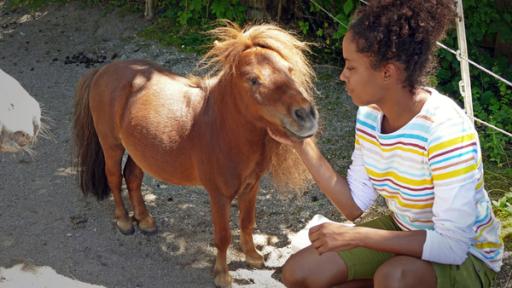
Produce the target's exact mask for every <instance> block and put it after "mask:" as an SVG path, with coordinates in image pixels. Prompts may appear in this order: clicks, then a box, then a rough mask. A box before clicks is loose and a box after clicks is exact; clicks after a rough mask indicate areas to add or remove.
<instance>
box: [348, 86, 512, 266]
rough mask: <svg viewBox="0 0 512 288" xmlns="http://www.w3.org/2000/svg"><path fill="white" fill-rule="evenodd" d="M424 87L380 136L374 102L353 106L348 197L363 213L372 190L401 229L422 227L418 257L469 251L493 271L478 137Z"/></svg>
mask: <svg viewBox="0 0 512 288" xmlns="http://www.w3.org/2000/svg"><path fill="white" fill-rule="evenodd" d="M428 91H430V93H431V95H430V97H429V98H428V100H427V101H426V103H425V104H424V106H423V108H422V109H421V111H420V113H419V114H418V115H416V116H415V117H414V118H413V119H412V120H411V121H409V123H407V124H406V125H405V126H403V127H402V128H400V129H399V130H397V131H395V132H393V133H389V134H383V133H380V130H381V129H380V125H381V123H382V117H383V113H382V112H381V111H380V110H379V109H378V108H377V107H375V106H366V107H360V108H359V110H358V113H357V119H356V139H355V149H354V152H353V155H352V165H351V166H350V168H349V170H348V173H347V180H348V183H349V185H350V189H351V192H352V197H353V198H354V201H355V202H356V204H357V205H358V206H359V207H360V208H361V209H362V210H366V209H368V208H369V207H370V206H371V205H372V203H373V202H374V200H375V198H376V197H377V195H378V194H380V195H382V196H383V197H384V198H385V199H386V203H387V206H388V208H389V209H390V210H391V212H392V215H393V218H394V220H395V221H396V223H397V224H398V225H399V226H400V228H401V229H403V230H405V231H407V230H419V229H423V230H426V231H427V237H426V241H425V244H424V246H423V255H422V259H424V260H428V261H432V262H437V263H445V264H461V263H462V262H463V261H464V260H465V259H466V257H467V255H468V252H469V253H471V254H473V255H475V256H476V257H477V258H479V259H481V260H482V261H484V262H485V263H486V264H487V265H488V266H489V267H490V268H492V269H493V270H495V271H499V269H500V267H501V262H502V255H503V243H502V241H501V240H500V236H499V234H500V223H499V221H498V220H497V219H496V218H495V216H494V214H493V212H492V207H491V202H490V200H489V197H488V195H487V192H486V191H485V189H484V184H483V168H482V159H481V152H480V145H479V141H478V135H477V133H476V131H475V129H474V127H473V125H472V123H471V122H470V121H469V119H468V118H467V116H466V115H465V114H464V111H462V109H460V108H459V106H457V104H456V103H455V102H454V101H452V100H451V99H450V98H448V97H446V96H444V95H441V94H439V93H438V92H437V91H436V90H434V89H430V88H428Z"/></svg>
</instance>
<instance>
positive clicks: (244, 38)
mask: <svg viewBox="0 0 512 288" xmlns="http://www.w3.org/2000/svg"><path fill="white" fill-rule="evenodd" d="M223 22H224V24H225V26H223V27H219V28H216V29H213V30H211V31H209V32H208V33H209V34H210V35H212V36H213V37H214V38H216V39H217V41H215V43H214V45H213V47H212V48H211V49H210V51H209V52H208V53H206V55H205V56H204V57H203V59H202V60H201V62H200V63H201V64H200V65H201V66H202V67H203V68H210V69H212V70H211V71H212V73H218V75H229V74H231V73H236V70H235V67H236V64H237V62H238V59H239V56H240V54H242V52H244V51H246V50H248V49H251V48H254V47H261V48H265V49H270V50H273V51H275V52H277V53H278V54H279V55H280V56H281V57H283V59H284V60H286V61H287V62H288V63H290V66H291V67H293V68H294V70H293V72H292V77H293V78H294V79H295V81H296V83H297V86H298V88H299V89H300V90H301V91H302V93H303V94H304V95H306V96H305V97H306V98H308V99H309V100H310V101H312V102H314V99H313V80H314V75H315V74H314V72H313V68H312V67H311V64H310V63H309V61H308V60H307V58H306V56H305V53H309V52H310V49H309V47H308V44H307V43H306V42H301V41H299V40H298V39H297V38H296V37H295V36H294V35H293V34H292V33H290V32H287V31H285V30H284V29H282V28H279V27H277V26H275V25H272V24H263V25H254V26H247V27H244V28H243V29H242V28H240V27H239V26H238V25H237V24H236V23H233V22H230V21H223ZM197 82H199V81H197ZM270 173H271V175H272V183H273V184H274V186H275V187H276V188H277V190H278V191H279V192H284V193H285V194H286V193H288V192H299V193H300V192H303V191H304V189H305V188H306V187H307V185H309V184H311V183H312V178H311V174H310V173H309V171H308V170H307V168H306V167H305V166H304V163H303V162H302V160H301V159H300V157H299V156H298V155H297V153H296V152H295V151H294V150H293V149H292V148H291V147H289V146H288V145H282V144H281V145H278V148H277V149H275V150H274V151H273V152H272V163H271V167H270Z"/></svg>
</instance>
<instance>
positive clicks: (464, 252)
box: [421, 181, 477, 265]
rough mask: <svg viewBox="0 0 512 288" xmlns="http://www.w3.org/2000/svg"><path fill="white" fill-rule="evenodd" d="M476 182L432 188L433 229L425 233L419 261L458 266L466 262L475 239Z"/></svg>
mask: <svg viewBox="0 0 512 288" xmlns="http://www.w3.org/2000/svg"><path fill="white" fill-rule="evenodd" d="M475 185H476V181H468V182H467V183H465V184H463V185H457V186H452V187H443V189H437V188H434V189H435V192H434V193H435V200H434V206H433V209H432V210H433V214H434V217H433V218H432V220H433V222H434V230H427V238H426V240H425V244H424V245H423V255H422V256H421V259H423V260H427V261H431V262H436V263H442V264H453V265H460V264H462V263H463V262H464V260H466V257H467V256H468V251H469V248H470V245H471V239H472V238H473V237H474V232H473V223H474V221H475V217H476V209H477V207H476V203H475V201H474V197H473V196H474V195H473V194H474V193H471V191H474V190H475Z"/></svg>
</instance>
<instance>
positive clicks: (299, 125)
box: [288, 105, 318, 138]
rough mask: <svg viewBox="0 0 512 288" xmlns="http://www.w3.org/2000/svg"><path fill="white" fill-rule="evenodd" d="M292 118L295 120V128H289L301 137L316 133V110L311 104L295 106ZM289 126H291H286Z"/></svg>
mask: <svg viewBox="0 0 512 288" xmlns="http://www.w3.org/2000/svg"><path fill="white" fill-rule="evenodd" d="M292 118H293V120H295V123H296V125H294V126H296V129H290V130H292V131H291V132H293V133H294V134H295V136H299V137H301V138H307V137H310V136H312V135H313V134H315V133H316V130H317V129H318V119H317V118H318V112H317V111H316V109H315V107H314V106H313V105H308V106H307V107H299V108H295V109H294V110H293V111H292ZM288 128H291V127H288Z"/></svg>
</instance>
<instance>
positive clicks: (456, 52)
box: [309, 0, 512, 137]
mask: <svg viewBox="0 0 512 288" xmlns="http://www.w3.org/2000/svg"><path fill="white" fill-rule="evenodd" d="M309 1H310V2H311V3H313V4H314V5H316V6H317V7H318V8H319V9H320V10H322V11H323V12H324V13H326V14H327V15H328V16H329V17H330V18H332V19H333V20H334V21H336V22H337V23H338V24H340V25H342V26H343V27H345V28H348V25H347V24H345V23H343V22H341V21H340V20H339V19H338V18H336V17H335V16H334V15H332V13H330V12H329V11H327V10H326V9H325V8H324V7H322V6H321V5H320V4H318V3H317V2H316V1H315V0H309ZM459 1H461V0H459ZM359 2H361V3H363V4H365V5H367V4H368V2H367V1H365V0H359ZM457 33H460V32H459V31H457ZM464 39H465V35H464ZM436 44H437V45H438V46H439V47H441V48H443V49H445V50H446V51H448V52H450V53H452V54H454V55H455V56H456V58H457V60H458V61H459V62H462V61H466V62H467V63H469V64H471V65H473V66H474V67H476V68H478V69H480V70H481V71H483V72H485V73H487V74H489V75H491V76H493V77H494V78H496V79H497V80H498V81H502V82H503V83H505V84H507V85H508V86H510V87H512V82H511V81H509V80H507V79H505V78H503V77H501V76H500V75H498V74H496V73H494V72H492V71H491V70H489V69H487V68H485V67H483V66H482V65H480V64H478V63H476V62H475V61H473V60H471V59H469V57H465V56H463V53H461V50H454V49H452V48H450V47H448V46H446V45H444V44H443V43H441V42H436ZM462 73H463V72H462V71H461V74H462ZM469 88H471V87H469ZM468 90H469V91H471V89H464V91H468ZM461 94H463V92H462V91H461ZM462 96H464V95H462ZM469 96H471V95H469ZM467 114H469V115H468V116H470V118H471V119H472V120H473V121H475V122H477V123H479V124H482V125H484V126H487V127H489V128H492V129H494V130H496V131H498V132H500V133H503V134H504V135H507V136H509V137H512V133H510V132H507V131H505V130H503V129H501V128H499V127H496V126H494V125H492V124H490V123H487V122H485V121H483V120H481V119H478V118H476V117H474V116H473V111H472V107H471V111H470V112H469V113H467Z"/></svg>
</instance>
